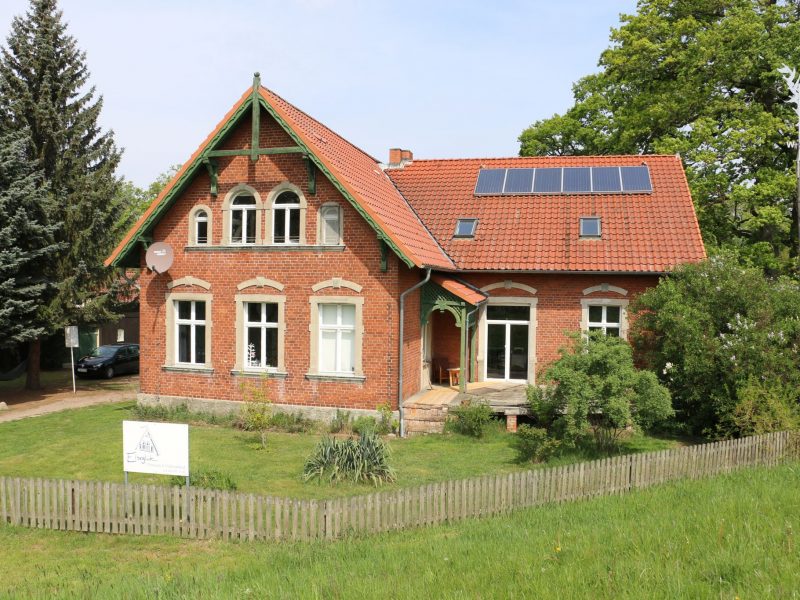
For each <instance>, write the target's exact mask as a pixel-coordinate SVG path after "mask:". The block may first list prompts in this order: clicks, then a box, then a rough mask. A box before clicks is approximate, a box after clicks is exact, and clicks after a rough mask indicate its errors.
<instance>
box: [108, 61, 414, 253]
mask: <svg viewBox="0 0 800 600" xmlns="http://www.w3.org/2000/svg"><path fill="white" fill-rule="evenodd" d="M258 81H259V78H258V76H257V74H256V78H255V80H254V86H253V95H252V96H251V97H250V99H248V100H247V101H245V102H243V103H242V105H241V106H240V107H239V108H238V109H236V111H235V112H234V113H233V114H232V115H231V116H230V118H229V119H228V121H227V122H226V123H224V124H223V125H222V127H220V130H219V131H218V132H217V134H216V135H215V136H214V137H213V138H212V139H211V140H210V141H209V142H208V143H207V144H206V146H205V147H204V148H203V149H202V151H201V152H200V153H199V154H198V155H197V157H196V158H195V159H194V161H192V163H191V164H190V165H189V166H188V167H187V168H186V170H185V171H184V172H183V174H182V175H181V176H180V178H179V179H178V180H177V181H176V182H175V184H174V185H173V186H172V188H170V190H169V192H167V194H166V195H165V196H164V197H163V198H162V199H161V201H160V202H159V204H158V206H156V208H155V210H153V212H151V213H150V214H149V215H148V217H147V219H146V220H145V221H144V222H143V223H142V225H141V227H139V230H138V231H137V233H136V234H135V235H134V236H132V237H131V239H130V240H128V242H127V243H126V244H125V246H124V247H123V248H122V250H120V252H119V254H118V255H117V256H116V258H115V259H114V260H113V262H112V263H111V266H114V267H138V266H139V256H138V254H137V253H136V252H135V250H136V249H137V248H138V245H139V242H140V241H142V240H145V239H152V230H153V228H154V227H155V226H156V224H157V223H158V222H159V221H160V220H161V218H162V217H163V216H164V214H165V213H166V211H168V210H169V208H170V207H171V206H172V205H173V204H174V203H175V200H176V199H177V198H178V197H179V196H180V194H181V193H182V192H183V191H184V190H185V189H186V188H187V186H188V185H189V183H191V181H192V180H193V179H194V177H195V176H196V175H197V173H198V172H199V171H200V170H201V169H206V170H207V171H208V174H209V178H210V180H211V190H210V191H211V194H212V195H216V194H217V165H216V163H215V161H213V159H214V158H216V157H222V156H250V158H251V160H258V157H259V156H261V155H269V154H290V153H302V154H303V155H304V156H305V157H306V158H307V160H308V161H309V163H308V167H309V168H308V171H309V193H311V194H315V193H316V169H314V166H316V168H317V169H319V170H320V171H321V172H322V173H324V175H325V176H326V177H327V178H328V180H330V182H331V183H332V184H333V186H334V187H335V188H336V189H337V190H339V192H340V193H341V194H342V196H344V197H345V198H346V199H347V200H348V202H350V204H351V205H352V206H353V208H355V210H356V211H357V212H358V213H359V214H360V215H361V217H362V218H363V219H364V220H366V221H367V223H369V225H370V226H371V227H372V228H373V229H374V230H375V231H376V233H377V234H378V239H379V240H381V241H382V242H383V243H385V244H386V245H387V246H389V247H390V248H391V249H392V250H393V251H394V253H395V254H397V256H398V257H400V259H401V260H402V261H403V262H404V263H406V265H408V266H409V267H414V266H415V264H414V261H413V260H412V259H411V258H410V257H408V256H406V254H405V253H404V252H403V251H402V250H401V249H400V248H399V246H397V244H396V243H395V242H394V241H393V240H391V239H390V238H389V236H388V235H387V234H386V232H385V231H384V230H383V228H382V227H381V226H380V225H379V224H378V223H377V222H376V221H375V220H374V219H373V218H372V217H371V216H370V215H369V213H367V211H365V210H364V208H363V207H362V206H361V205H360V204H359V203H358V201H357V200H356V199H355V198H354V197H353V196H352V195H351V194H350V193H349V192H348V191H347V188H345V187H344V185H342V183H341V182H340V181H339V180H338V179H337V178H336V177H334V175H333V173H331V171H330V170H329V169H328V168H327V167H326V166H325V165H324V164H323V162H322V161H321V160H320V159H319V157H317V156H316V155H315V154H314V153H313V152H312V151H311V149H310V148H309V147H308V146H307V145H306V144H305V143H304V142H303V140H302V139H301V138H300V136H298V135H297V133H296V132H295V131H294V130H293V129H292V128H291V127H290V126H289V124H288V123H286V121H284V120H283V119H282V118H281V116H280V115H279V114H278V113H277V111H275V110H274V109H273V108H272V106H270V104H269V103H268V102H267V101H266V100H264V98H263V97H261V94H260V92H259V88H257V87H256V85H255V84H256V83H258ZM259 85H260V84H259ZM256 99H258V103H257V104H256V103H255V100H256ZM258 107H262V108H264V110H266V111H267V113H269V115H270V116H271V117H272V118H273V119H275V121H276V122H277V123H278V124H279V125H280V126H281V127H282V128H283V130H284V131H285V132H286V133H287V134H288V135H289V136H290V137H291V138H292V139H293V140H294V142H295V144H296V146H288V147H281V148H258V129H259V128H260V120H259V119H260V117H257V116H256V115H260V110H258ZM248 110H250V111H251V115H252V116H253V131H252V140H253V141H252V147H251V148H250V149H243V150H217V149H216V148H217V147H218V146H219V145H220V144H221V143H222V142H223V141H224V139H225V138H226V137H227V135H228V134H229V133H230V132H231V131H232V130H233V129H234V128H235V127H236V126H237V125H238V124H239V121H241V119H242V118H243V117H244V116H245V115H246V114H247V111H248Z"/></svg>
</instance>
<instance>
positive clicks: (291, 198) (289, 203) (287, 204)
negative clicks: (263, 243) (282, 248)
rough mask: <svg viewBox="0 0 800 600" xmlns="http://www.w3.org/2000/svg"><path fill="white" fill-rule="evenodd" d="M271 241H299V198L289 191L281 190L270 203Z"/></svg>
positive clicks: (274, 242) (287, 242) (284, 242)
mask: <svg viewBox="0 0 800 600" xmlns="http://www.w3.org/2000/svg"><path fill="white" fill-rule="evenodd" d="M272 210H273V218H272V243H273V244H299V243H300V198H299V196H298V195H297V194H295V193H294V192H291V191H286V192H281V193H280V194H279V195H278V197H277V198H275V201H274V202H273V204H272Z"/></svg>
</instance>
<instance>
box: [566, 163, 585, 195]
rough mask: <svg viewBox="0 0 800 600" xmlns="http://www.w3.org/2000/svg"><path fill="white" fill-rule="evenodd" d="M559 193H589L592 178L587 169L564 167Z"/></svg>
mask: <svg viewBox="0 0 800 600" xmlns="http://www.w3.org/2000/svg"><path fill="white" fill-rule="evenodd" d="M561 191H562V192H564V193H565V194H568V193H579V192H591V191H592V176H591V174H590V172H589V167H564V187H563V188H562V190H561Z"/></svg>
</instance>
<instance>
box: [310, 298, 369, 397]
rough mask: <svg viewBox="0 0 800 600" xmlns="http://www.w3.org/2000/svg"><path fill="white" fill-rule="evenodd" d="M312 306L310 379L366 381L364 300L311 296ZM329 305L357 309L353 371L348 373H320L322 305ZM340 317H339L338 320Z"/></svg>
mask: <svg viewBox="0 0 800 600" xmlns="http://www.w3.org/2000/svg"><path fill="white" fill-rule="evenodd" d="M308 302H309V304H310V305H311V306H310V308H311V318H310V321H309V330H310V334H311V335H310V352H309V359H310V360H309V372H308V373H307V377H309V378H312V379H313V378H340V379H342V380H352V381H359V382H360V381H364V379H365V377H364V370H363V358H362V354H363V344H364V298H363V297H361V296H334V295H331V296H310V297H309V299H308ZM323 304H325V305H328V304H349V305H352V306H354V307H355V333H354V338H353V348H354V356H353V370H352V371H347V372H328V371H325V372H322V371H320V368H319V367H320V362H321V361H320V352H319V351H320V344H321V341H322V334H321V328H320V325H321V322H322V321H321V319H322V317H321V312H322V310H321V309H320V306H321V305H323ZM339 319H340V317H338V316H337V320H339Z"/></svg>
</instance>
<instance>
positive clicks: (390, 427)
mask: <svg viewBox="0 0 800 600" xmlns="http://www.w3.org/2000/svg"><path fill="white" fill-rule="evenodd" d="M377 409H378V412H379V413H380V418H379V419H378V422H377V424H376V426H375V431H376V433H379V434H380V435H386V434H387V433H395V432H396V431H397V425H398V424H397V419H394V418H393V416H392V407H391V405H390V404H389V403H388V402H386V403H384V404H379V405H378V406H377Z"/></svg>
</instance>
